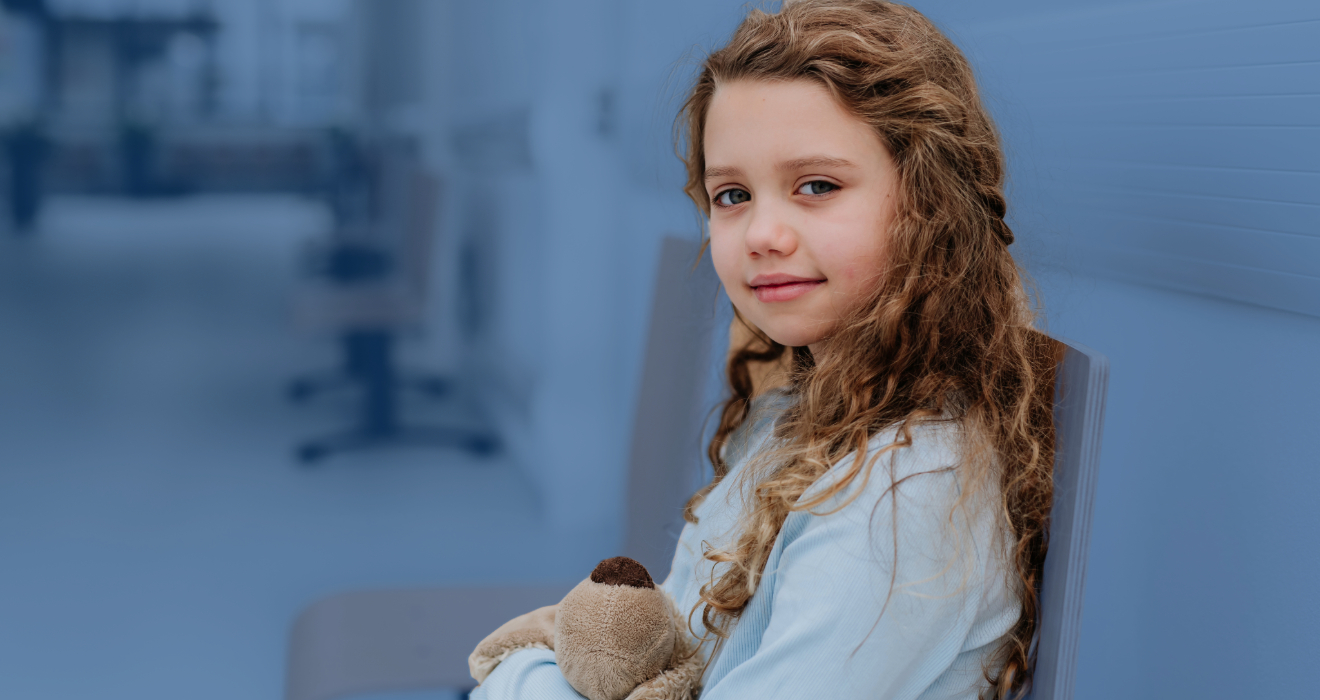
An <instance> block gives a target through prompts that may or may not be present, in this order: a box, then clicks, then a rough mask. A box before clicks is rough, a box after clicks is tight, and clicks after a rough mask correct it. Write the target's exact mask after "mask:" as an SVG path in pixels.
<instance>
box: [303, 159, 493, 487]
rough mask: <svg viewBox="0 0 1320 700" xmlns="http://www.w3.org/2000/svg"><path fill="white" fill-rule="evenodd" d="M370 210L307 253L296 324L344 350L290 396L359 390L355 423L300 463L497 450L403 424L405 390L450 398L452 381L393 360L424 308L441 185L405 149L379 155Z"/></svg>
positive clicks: (454, 429)
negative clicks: (420, 450)
mask: <svg viewBox="0 0 1320 700" xmlns="http://www.w3.org/2000/svg"><path fill="white" fill-rule="evenodd" d="M382 150H383V153H382V155H381V158H380V163H379V165H378V169H377V172H376V173H375V175H376V177H374V178H372V182H373V184H374V185H375V190H374V192H375V194H376V196H375V197H374V198H373V199H374V200H375V203H376V204H375V206H374V207H373V209H374V211H373V212H372V213H371V215H370V216H369V217H364V219H365V220H359V221H356V222H352V223H348V224H345V225H343V226H340V227H338V228H337V229H336V232H335V234H334V235H333V236H332V237H331V238H330V239H329V240H327V241H324V242H322V243H321V245H320V246H319V247H318V248H317V249H316V250H313V251H311V253H310V254H309V256H308V257H309V260H310V261H311V264H310V267H311V268H312V271H313V273H314V275H313V278H312V279H311V280H309V281H308V282H307V283H306V284H304V285H303V287H302V289H301V290H300V292H299V294H298V296H297V298H296V300H295V317H296V319H297V322H298V324H299V325H300V326H302V327H304V328H308V329H313V330H319V331H324V332H331V333H334V334H336V335H338V336H339V339H340V342H341V344H342V347H343V365H342V367H341V368H340V369H338V370H334V371H329V372H322V373H320V374H315V375H308V376H304V377H300V378H298V379H295V380H294V381H293V382H291V383H290V385H289V395H290V397H291V398H292V399H294V400H295V401H302V400H306V399H308V398H311V397H312V396H314V395H316V394H319V393H322V392H324V391H329V390H334V389H340V388H353V389H356V390H358V391H360V392H361V403H360V405H359V417H358V422H357V425H356V426H354V427H353V428H350V429H348V430H344V431H341V432H339V433H335V434H332V435H328V436H325V437H322V438H319V439H316V440H311V441H308V442H306V443H304V444H302V445H301V446H300V447H299V448H298V456H299V458H300V459H302V460H303V461H305V462H312V461H315V460H318V459H321V458H322V457H325V456H327V455H329V454H331V453H334V452H341V451H344V450H351V449H359V448H364V447H371V446H376V445H384V444H418V445H438V446H455V447H460V448H464V449H467V450H470V451H473V452H476V453H479V454H487V453H490V452H493V451H494V450H496V449H498V447H499V439H498V437H497V436H496V435H495V434H494V433H493V432H492V431H490V430H487V429H480V428H473V427H458V426H414V425H406V424H404V423H403V421H402V420H401V419H400V417H399V398H400V397H399V392H400V390H407V389H416V390H420V391H422V392H424V393H426V394H429V395H431V396H436V397H439V396H444V395H445V394H447V393H448V392H449V389H450V388H451V386H450V382H449V381H448V380H447V379H445V378H443V377H439V376H429V375H419V374H416V373H408V372H403V371H400V370H399V369H398V368H397V367H396V365H395V361H394V345H395V341H396V339H397V337H398V336H399V334H401V333H403V332H405V331H409V330H413V329H417V328H420V327H421V325H422V324H423V321H424V311H425V308H426V297H427V282H428V277H429V272H430V266H431V241H432V237H433V233H434V229H435V213H436V208H437V204H438V198H439V187H438V184H437V182H436V179H435V178H434V177H433V176H431V175H430V174H429V173H427V172H426V171H425V170H424V169H423V168H422V167H421V166H420V164H419V163H417V162H416V157H415V155H413V154H412V153H411V152H410V151H408V150H406V149H403V148H393V149H391V148H383V149H382Z"/></svg>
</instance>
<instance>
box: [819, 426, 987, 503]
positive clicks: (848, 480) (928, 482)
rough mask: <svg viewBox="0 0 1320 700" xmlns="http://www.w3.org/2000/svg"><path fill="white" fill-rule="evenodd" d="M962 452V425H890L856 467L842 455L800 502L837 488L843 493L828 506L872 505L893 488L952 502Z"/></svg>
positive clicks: (851, 458) (957, 486) (853, 460)
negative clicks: (852, 501) (853, 501)
mask: <svg viewBox="0 0 1320 700" xmlns="http://www.w3.org/2000/svg"><path fill="white" fill-rule="evenodd" d="M965 451H966V450H965V434H964V430H963V426H962V424H961V423H959V422H957V421H954V420H933V421H921V422H917V423H914V424H911V425H909V426H907V427H906V428H900V426H890V427H888V428H885V429H883V430H881V431H879V432H877V433H876V434H875V435H873V436H872V437H871V439H870V441H869V442H868V443H867V450H866V455H865V457H864V458H863V460H862V462H861V464H858V463H857V454H856V453H852V454H849V455H847V456H845V457H844V458H842V459H840V460H839V461H838V462H836V463H835V464H833V465H831V466H830V468H829V470H828V471H827V472H825V473H824V474H822V475H821V476H820V477H819V478H818V479H817V480H816V481H815V482H814V483H813V484H812V485H811V487H810V488H808V489H807V491H806V492H805V493H803V495H802V499H800V500H802V501H805V500H808V499H811V498H815V497H817V496H818V495H819V494H821V493H823V492H825V491H829V490H833V489H834V488H835V487H836V486H837V485H839V484H840V483H843V484H844V486H843V488H842V489H841V490H840V491H839V492H838V493H837V494H836V495H835V497H833V498H831V499H830V501H837V500H840V499H841V498H849V497H853V496H856V497H857V498H859V499H860V500H864V501H870V502H872V503H874V502H875V500H876V499H877V498H880V497H881V496H884V495H886V494H888V493H889V492H891V491H894V490H895V489H898V488H904V489H905V490H906V491H933V492H934V493H931V494H930V495H932V496H936V495H939V496H944V497H948V496H953V497H955V498H956V496H957V493H958V492H960V490H961V486H960V481H961V477H962V476H963V474H962V470H960V466H961V465H962V463H963V455H964V454H965ZM813 510H814V509H813Z"/></svg>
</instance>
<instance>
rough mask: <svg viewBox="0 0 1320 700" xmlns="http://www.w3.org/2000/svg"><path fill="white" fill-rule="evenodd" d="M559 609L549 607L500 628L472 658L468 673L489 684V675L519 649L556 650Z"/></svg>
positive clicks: (488, 637) (534, 611)
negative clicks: (556, 620) (556, 618)
mask: <svg viewBox="0 0 1320 700" xmlns="http://www.w3.org/2000/svg"><path fill="white" fill-rule="evenodd" d="M558 609H559V606H558V605H547V606H545V607H544V608H537V609H536V610H533V611H531V612H529V613H527V614H525V615H519V616H518V617H515V618H513V619H512V620H509V621H508V622H506V623H504V624H502V625H500V626H499V628H498V629H496V630H495V631H494V632H491V633H490V634H488V635H486V638H485V639H483V640H481V643H480V644H478V645H477V648H476V649H474V650H473V651H472V654H471V655H469V656H468V672H469V673H471V674H472V677H473V678H474V679H476V681H477V682H478V683H485V682H486V676H489V675H490V672H491V671H494V670H495V667H496V666H498V665H499V663H500V662H501V661H503V660H504V659H506V658H508V656H509V654H512V653H513V652H515V651H518V650H519V649H529V648H530V649H554V645H555V616H556V612H557V611H558Z"/></svg>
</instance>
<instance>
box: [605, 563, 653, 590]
mask: <svg viewBox="0 0 1320 700" xmlns="http://www.w3.org/2000/svg"><path fill="white" fill-rule="evenodd" d="M591 580H592V581H595V582H596V583H606V584H609V585H611V586H632V587H633V588H655V581H652V580H651V574H650V573H649V572H647V570H646V567H645V566H642V564H641V562H639V561H637V560H636V559H629V558H628V557H613V558H611V559H606V560H605V561H603V562H601V563H599V564H597V565H596V568H595V569H594V570H592V572H591Z"/></svg>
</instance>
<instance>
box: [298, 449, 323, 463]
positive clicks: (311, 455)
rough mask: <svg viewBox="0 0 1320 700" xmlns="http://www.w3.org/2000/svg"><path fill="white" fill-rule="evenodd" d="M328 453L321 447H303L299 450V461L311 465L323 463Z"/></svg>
mask: <svg viewBox="0 0 1320 700" xmlns="http://www.w3.org/2000/svg"><path fill="white" fill-rule="evenodd" d="M326 453H327V450H326V449H325V448H324V447H321V446H319V445H303V446H302V447H299V448H298V461H300V462H302V463H303V464H308V465H310V464H313V463H315V462H319V461H321V459H322V458H323V457H325V455H326Z"/></svg>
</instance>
